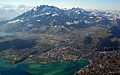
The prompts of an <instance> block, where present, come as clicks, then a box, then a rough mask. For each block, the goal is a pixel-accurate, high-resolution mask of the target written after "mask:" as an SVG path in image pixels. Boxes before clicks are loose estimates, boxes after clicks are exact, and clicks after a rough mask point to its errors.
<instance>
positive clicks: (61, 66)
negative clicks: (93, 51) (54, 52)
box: [0, 58, 90, 75]
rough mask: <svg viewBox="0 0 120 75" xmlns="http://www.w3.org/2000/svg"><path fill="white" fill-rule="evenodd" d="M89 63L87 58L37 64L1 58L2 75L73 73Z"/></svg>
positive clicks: (65, 74) (0, 72) (0, 68)
mask: <svg viewBox="0 0 120 75" xmlns="http://www.w3.org/2000/svg"><path fill="white" fill-rule="evenodd" d="M89 64H90V62H89V60H88V59H85V58H83V59H81V60H80V61H77V62H68V61H64V62H60V61H54V62H51V63H46V64H44V63H40V64H36V63H30V62H27V61H25V62H21V63H19V64H16V65H11V64H9V63H8V62H7V61H5V60H3V59H1V60H0V75H73V74H74V73H75V72H76V71H79V70H80V69H81V68H84V67H85V66H87V65H89Z"/></svg>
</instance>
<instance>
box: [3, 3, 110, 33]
mask: <svg viewBox="0 0 120 75" xmlns="http://www.w3.org/2000/svg"><path fill="white" fill-rule="evenodd" d="M105 14H106V15H105ZM109 17H110V16H108V15H107V13H105V12H96V11H86V10H84V9H81V8H72V9H67V10H64V9H59V8H57V7H54V6H48V5H41V6H37V7H34V8H33V9H31V10H30V11H28V12H25V13H23V14H22V15H19V16H18V17H16V18H14V19H12V20H10V21H8V22H7V23H6V24H5V25H3V26H2V27H1V28H2V29H3V30H5V31H13V32H21V31H34V30H39V29H41V27H46V26H49V27H60V28H70V27H74V28H86V27H90V26H95V25H102V26H109V25H111V19H110V18H109ZM111 17H112V16H111Z"/></svg>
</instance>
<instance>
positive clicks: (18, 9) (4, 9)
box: [0, 4, 33, 21]
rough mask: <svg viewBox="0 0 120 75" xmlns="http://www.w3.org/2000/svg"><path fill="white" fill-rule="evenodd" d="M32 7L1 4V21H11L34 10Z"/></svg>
mask: <svg viewBox="0 0 120 75" xmlns="http://www.w3.org/2000/svg"><path fill="white" fill-rule="evenodd" d="M32 8H33V7H31V6H25V5H18V6H17V5H4V4H0V21H5V20H10V19H12V18H14V17H17V16H18V15H20V14H22V13H24V12H27V11H28V10H30V9H32Z"/></svg>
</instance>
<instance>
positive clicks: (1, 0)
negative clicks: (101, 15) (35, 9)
mask: <svg viewBox="0 0 120 75" xmlns="http://www.w3.org/2000/svg"><path fill="white" fill-rule="evenodd" d="M0 4H9V5H20V4H24V5H29V6H39V5H53V6H56V7H59V8H72V7H80V8H85V9H103V10H120V0H0Z"/></svg>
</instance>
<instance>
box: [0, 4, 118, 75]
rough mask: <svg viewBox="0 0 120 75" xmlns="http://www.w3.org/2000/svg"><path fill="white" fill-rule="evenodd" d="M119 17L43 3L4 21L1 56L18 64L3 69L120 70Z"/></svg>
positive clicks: (47, 72) (89, 74)
mask: <svg viewBox="0 0 120 75" xmlns="http://www.w3.org/2000/svg"><path fill="white" fill-rule="evenodd" d="M113 15H114V16H113ZM115 16H116V15H115V14H113V13H108V12H102V11H101V12H100V11H87V10H84V9H82V8H72V9H66V10H65V9H60V8H57V7H54V6H48V5H41V6H37V7H34V8H33V9H31V10H30V11H28V12H25V13H23V14H21V15H19V16H17V17H15V18H13V19H11V20H9V21H5V22H4V23H3V22H2V25H0V31H1V32H0V58H1V59H3V60H4V61H7V64H9V65H12V66H13V67H14V66H15V67H14V68H13V69H11V68H10V69H11V70H8V69H9V67H7V68H6V67H5V66H3V67H2V69H5V70H2V69H0V73H1V74H2V75H8V74H7V73H5V71H6V70H7V71H8V73H9V72H15V73H16V74H15V75H18V73H20V74H22V75H39V74H42V75H59V74H60V75H74V74H75V75H95V74H98V75H101V74H102V75H106V74H108V73H110V74H120V73H119V69H120V67H119V66H120V64H119V60H120V59H119V50H120V19H119V17H115ZM111 55H112V56H111ZM1 63H2V64H4V63H5V62H2V61H1ZM0 66H1V65H0ZM21 66H22V67H21ZM103 67H104V68H103ZM108 68H109V69H108ZM114 68H116V69H114ZM113 69H114V70H113ZM79 70H80V71H79Z"/></svg>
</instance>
